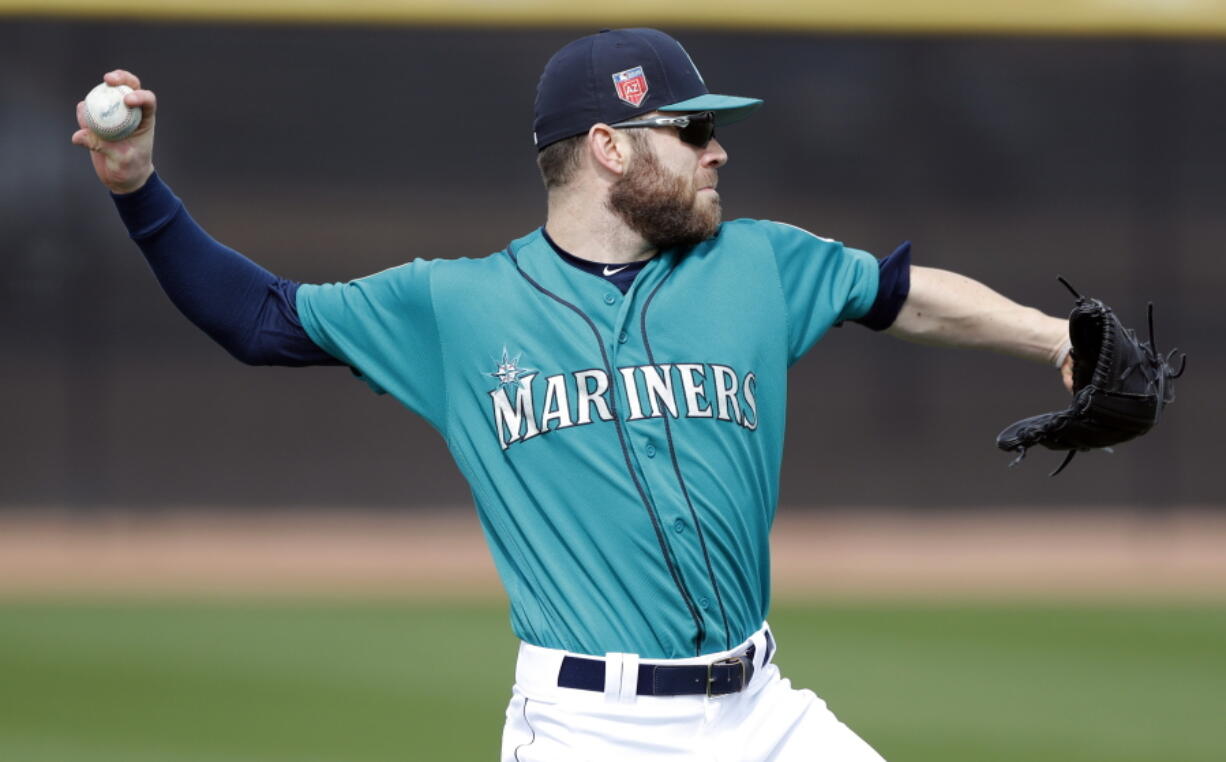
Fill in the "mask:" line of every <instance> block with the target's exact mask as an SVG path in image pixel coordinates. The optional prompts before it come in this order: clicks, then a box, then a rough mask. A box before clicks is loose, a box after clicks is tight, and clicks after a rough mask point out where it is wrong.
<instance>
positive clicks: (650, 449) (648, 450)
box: [643, 442, 656, 458]
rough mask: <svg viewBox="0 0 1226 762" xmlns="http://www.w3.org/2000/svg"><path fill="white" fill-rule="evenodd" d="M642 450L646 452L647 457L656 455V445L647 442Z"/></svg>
mask: <svg viewBox="0 0 1226 762" xmlns="http://www.w3.org/2000/svg"><path fill="white" fill-rule="evenodd" d="M643 452H645V453H647V457H649V458H654V457H655V456H656V446H655V445H653V444H652V443H651V442H648V443H647V446H646V447H644V448H643Z"/></svg>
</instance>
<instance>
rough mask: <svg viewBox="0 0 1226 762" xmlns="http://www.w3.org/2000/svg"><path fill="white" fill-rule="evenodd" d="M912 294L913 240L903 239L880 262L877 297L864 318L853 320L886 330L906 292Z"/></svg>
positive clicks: (896, 313)
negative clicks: (892, 251)
mask: <svg viewBox="0 0 1226 762" xmlns="http://www.w3.org/2000/svg"><path fill="white" fill-rule="evenodd" d="M909 293H911V242H910V241H904V242H903V244H902V245H901V246H899V247H898V248H897V249H895V250H894V253H893V254H891V255H890V256H888V257H886V258H885V259H882V260H879V261H878V262H877V298H876V299H874V300H873V306H872V307H870V308H869V310H868V312H866V313H865V314H864V316H863V317H859V318H856V319H855V320H853V321H852V322H853V323H859V324H860V325H863V326H867V327H868V328H871V329H873V330H874V331H884V330H885V329H887V328H889V327H890V326H892V325H893V324H894V320H895V319H897V318H898V313H899V312H901V311H902V305H903V302H905V301H907V294H909Z"/></svg>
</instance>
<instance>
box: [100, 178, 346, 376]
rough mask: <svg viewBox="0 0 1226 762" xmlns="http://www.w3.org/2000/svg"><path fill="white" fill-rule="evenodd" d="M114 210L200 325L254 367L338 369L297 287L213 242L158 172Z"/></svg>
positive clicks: (181, 305)
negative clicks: (310, 329)
mask: <svg viewBox="0 0 1226 762" xmlns="http://www.w3.org/2000/svg"><path fill="white" fill-rule="evenodd" d="M113 198H114V200H115V206H116V208H117V209H118V210H119V214H120V217H121V218H122V219H123V221H124V224H125V225H126V226H127V228H128V232H129V234H130V235H131V236H132V239H133V240H134V241H136V243H137V244H138V245H139V246H140V248H141V252H142V253H143V254H144V255H145V259H146V260H147V261H148V262H149V267H150V269H152V270H153V273H154V275H155V276H156V277H157V279H158V283H160V284H161V286H162V289H163V290H164V291H165V292H166V294H167V296H169V297H170V300H171V301H172V302H173V303H174V305H175V306H176V307H178V308H179V311H180V312H182V313H183V314H184V315H185V316H186V317H187V318H188V319H189V320H191V321H192V323H194V324H195V325H196V326H197V327H198V328H200V329H201V330H202V331H204V332H205V333H206V334H208V335H209V336H210V337H211V338H212V339H213V340H214V341H216V342H217V343H218V344H220V345H221V346H222V347H223V348H225V349H226V351H228V352H230V354H232V355H234V356H235V357H236V358H238V359H239V360H241V361H243V362H245V363H248V364H251V365H334V364H337V361H336V360H334V359H333V358H332V357H331V356H330V355H328V354H327V353H326V352H324V351H323V350H322V349H320V348H319V347H318V346H316V345H315V343H314V342H312V341H311V340H310V337H308V336H307V334H306V332H305V331H304V330H303V328H302V325H301V323H300V322H299V320H298V315H297V311H296V309H295V307H294V294H295V292H296V290H297V284H296V283H293V282H292V281H287V280H284V279H282V278H278V277H277V276H275V275H273V274H272V273H270V272H268V271H267V270H265V269H264V268H262V267H260V266H259V265H257V264H255V263H254V262H252V261H251V260H249V259H247V258H246V257H244V256H243V255H242V254H239V253H238V252H237V251H234V250H233V249H230V248H229V247H226V246H223V245H222V244H220V243H218V242H217V241H215V240H213V239H212V238H211V237H210V236H209V235H208V233H206V232H205V231H204V230H203V229H202V228H201V227H200V226H199V225H197V224H196V222H195V221H194V220H193V219H192V218H191V216H190V215H188V213H187V210H186V209H184V208H183V205H182V203H181V202H180V201H179V199H178V198H176V197H175V196H174V194H173V193H171V192H170V189H169V188H167V187H166V186H165V185H164V184H163V183H162V182H161V180H160V179H159V178H158V177H157V175H153V176H152V177H151V178H150V179H149V180H148V182H147V183H146V184H145V185H144V186H143V187H142V188H140V189H139V190H137V191H136V192H133V193H129V194H123V195H114V196H113Z"/></svg>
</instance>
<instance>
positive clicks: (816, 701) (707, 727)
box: [502, 627, 884, 762]
mask: <svg viewBox="0 0 1226 762" xmlns="http://www.w3.org/2000/svg"><path fill="white" fill-rule="evenodd" d="M765 632H766V628H765V627H763V628H762V629H761V630H759V631H758V632H756V633H754V634H753V636H751V638H750V639H749V640H748V641H746V642H745V643H743V644H742V645H741V646H739V647H737V648H735V649H733V650H732V651H727V652H723V653H718V654H708V655H706V656H703V657H700V658H697V659H675V660H651V663H653V664H708V663H711V662H715V661H718V660H720V659H722V658H725V657H727V656H729V655H731V654H737V653H744V651H745V649H746V648H747V647H748V646H749V644H750V643H751V642H752V643H754V644H755V646H756V653H755V655H754V662H755V663H754V667H755V671H754V675H753V678H752V679H751V680H750V682H749V684H748V685H747V686H746V687H745V689H744V690H743V691H741V692H739V693H731V694H728V695H725V696H716V697H711V698H709V697H707V696H638V695H636V694H635V690H636V686H635V682H636V680H637V674H638V664H639V660H638V657H637V656H636V655H635V654H609V655H608V656H607V657H606V660H607V662H606V670H605V691H604V692H603V693H600V692H597V691H585V690H576V689H571V688H559V687H558V686H557V677H558V670H559V668H560V667H561V664H562V659H563V658H564V657H566V656H567V655H568V654H567V652H566V651H558V650H554V649H549V648H539V647H537V646H531V645H528V644H526V643H521V644H520V648H519V660H518V662H517V664H516V668H515V689H514V695H513V696H512V698H511V703H510V704H509V705H508V706H507V722H506V726H505V727H504V729H503V734H502V762H628V761H632V760H633V761H637V760H647V761H649V762H654V761H656V760H658V761H659V762H682V760H685V761H686V762H699V761H700V760H701V762H799V761H800V760H805V761H806V762H809V761H812V762H816V761H817V760H821V761H822V762H884V760H883V759H882V758H881V756H880V755H879V754H877V752H876V751H874V750H873V749H872V747H870V746H869V745H868V744H867V743H865V742H864V741H862V740H861V739H860V738H859V737H858V736H857V735H856V734H855V733H853V732H852V731H851V729H849V728H848V727H847V726H846V725H844V724H843V723H842V722H840V721H839V720H838V718H836V717H835V716H834V714H832V713H831V712H830V710H829V709H827V708H826V702H824V701H822V700H821V699H820V698H818V697H817V696H816V695H815V694H814V693H813V692H812V691H808V690H798V689H795V688H793V687H792V684H791V681H789V680H786V679H784V678H782V677H780V675H779V668H778V667H776V666H775V665H774V664H771V663H767V664H763V663H762V662H763V661H764V657H765V655H766V654H767V648H766V638H765Z"/></svg>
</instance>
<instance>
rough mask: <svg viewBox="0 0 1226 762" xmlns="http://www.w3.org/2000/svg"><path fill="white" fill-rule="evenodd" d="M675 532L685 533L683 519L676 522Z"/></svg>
mask: <svg viewBox="0 0 1226 762" xmlns="http://www.w3.org/2000/svg"><path fill="white" fill-rule="evenodd" d="M673 531H674V532H676V533H677V534H681V533H682V532H684V531H685V521H683V520H681V519H677V520H676V521H674V522H673ZM703 608H706V606H703Z"/></svg>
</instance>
